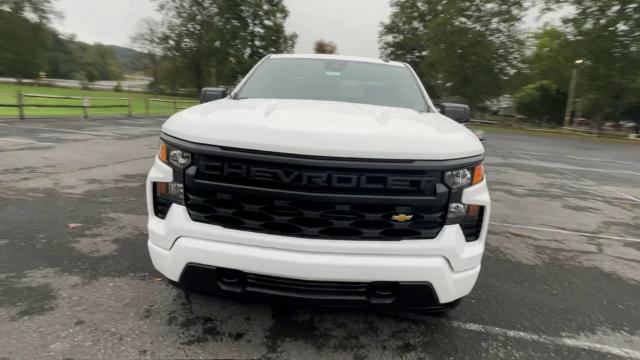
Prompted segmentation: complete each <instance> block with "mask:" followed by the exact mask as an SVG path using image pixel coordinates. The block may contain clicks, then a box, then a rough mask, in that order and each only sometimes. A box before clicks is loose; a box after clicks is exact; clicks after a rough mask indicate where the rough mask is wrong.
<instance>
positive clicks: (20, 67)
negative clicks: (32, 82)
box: [0, 10, 51, 79]
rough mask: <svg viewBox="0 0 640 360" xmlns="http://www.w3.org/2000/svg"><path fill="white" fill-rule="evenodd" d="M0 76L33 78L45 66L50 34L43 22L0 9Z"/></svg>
mask: <svg viewBox="0 0 640 360" xmlns="http://www.w3.org/2000/svg"><path fill="white" fill-rule="evenodd" d="M0 24H2V26H0V49H2V50H1V51H0V75H2V76H10V77H15V78H17V79H21V78H35V77H36V76H37V75H38V72H40V71H44V70H45V69H46V67H47V53H48V51H49V48H50V42H51V32H50V31H49V29H48V28H47V27H46V26H45V25H44V24H42V23H38V22H32V21H29V20H28V19H27V18H25V17H23V16H20V15H16V14H15V13H13V12H7V11H3V10H0Z"/></svg>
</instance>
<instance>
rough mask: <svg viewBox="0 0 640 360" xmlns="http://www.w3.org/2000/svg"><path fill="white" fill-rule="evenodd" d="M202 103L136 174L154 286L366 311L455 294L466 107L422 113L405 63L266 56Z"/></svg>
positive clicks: (465, 207)
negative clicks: (146, 169) (143, 174)
mask: <svg viewBox="0 0 640 360" xmlns="http://www.w3.org/2000/svg"><path fill="white" fill-rule="evenodd" d="M203 98H204V99H205V100H216V99H217V98H220V99H217V100H216V101H208V102H205V103H203V104H201V105H198V106H194V107H192V108H189V109H187V110H184V111H181V112H179V113H177V114H175V115H174V116H172V117H171V118H170V119H169V120H168V121H167V122H166V123H165V124H164V125H163V126H162V136H161V145H160V151H159V153H158V156H157V158H156V159H155V163H154V164H153V167H152V169H151V171H150V173H149V176H148V180H147V197H148V211H149V221H148V229H149V241H148V248H149V252H150V255H151V259H152V261H153V264H154V266H155V268H156V269H157V270H158V271H159V272H161V273H162V274H163V275H164V276H165V277H167V278H168V279H169V280H170V281H172V282H175V283H177V284H179V285H180V286H182V287H185V288H187V289H190V290H193V291H199V292H204V293H211V294H223V295H230V296H238V297H242V298H248V299H259V300H267V301H277V302H282V301H284V302H289V301H295V302H303V303H307V304H317V305H328V306H353V307H359V308H372V309H388V308H393V309H406V310H426V311H447V310H450V309H452V308H453V307H454V306H455V305H457V304H458V302H459V300H460V299H461V298H462V297H464V296H465V295H467V294H469V292H470V291H471V289H472V288H473V286H474V284H475V282H476V279H477V278H478V274H479V272H480V263H481V258H482V254H483V251H484V247H485V237H486V234H487V225H488V223H489V213H490V199H489V192H488V190H487V184H486V180H485V176H484V168H483V165H482V162H483V157H484V148H483V146H482V144H481V143H480V141H479V140H478V138H477V137H476V136H475V135H474V134H473V133H472V132H471V131H469V130H467V129H466V128H465V127H464V126H463V125H461V124H459V122H465V121H468V118H469V109H468V107H466V106H464V105H462V106H461V105H456V104H441V105H440V108H439V109H440V112H437V111H436V108H435V107H434V105H433V104H432V102H431V100H430V99H429V97H428V95H427V93H426V91H425V89H424V88H423V86H422V84H421V83H420V81H419V79H418V77H417V76H416V74H415V73H414V71H413V70H412V69H411V67H410V66H409V65H407V64H404V63H399V62H392V61H383V60H377V59H368V58H359V57H348V56H336V55H271V56H267V57H266V58H264V59H263V60H262V61H260V62H259V63H258V64H257V65H256V66H255V67H254V68H253V69H252V70H251V72H250V73H249V74H248V75H247V76H246V77H245V78H244V80H243V81H242V82H241V83H240V84H239V85H238V86H237V87H236V88H235V89H234V90H233V91H232V92H231V93H230V94H228V96H227V94H226V93H225V92H224V91H217V92H216V91H210V92H207V91H205V92H204V93H203ZM443 114H444V115H443ZM445 115H447V116H445ZM452 118H454V119H456V120H458V121H454V120H452Z"/></svg>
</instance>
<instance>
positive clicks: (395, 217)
mask: <svg viewBox="0 0 640 360" xmlns="http://www.w3.org/2000/svg"><path fill="white" fill-rule="evenodd" d="M412 219H413V215H407V214H396V215H393V216H392V217H391V220H393V221H395V222H406V221H411V220H412Z"/></svg>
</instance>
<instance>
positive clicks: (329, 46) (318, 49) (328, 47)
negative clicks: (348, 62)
mask: <svg viewBox="0 0 640 360" xmlns="http://www.w3.org/2000/svg"><path fill="white" fill-rule="evenodd" d="M313 52H314V53H316V54H337V53H338V45H336V43H334V42H333V41H326V40H323V39H320V40H316V42H314V43H313Z"/></svg>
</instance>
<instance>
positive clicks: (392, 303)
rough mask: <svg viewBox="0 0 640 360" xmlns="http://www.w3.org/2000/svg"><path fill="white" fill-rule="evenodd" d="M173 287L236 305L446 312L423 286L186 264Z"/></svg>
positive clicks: (447, 307)
mask: <svg viewBox="0 0 640 360" xmlns="http://www.w3.org/2000/svg"><path fill="white" fill-rule="evenodd" d="M179 285H180V286H181V287H183V288H184V289H187V290H190V291H194V292H199V293H203V294H209V295H222V296H228V297H232V298H236V299H240V300H249V301H258V302H272V303H284V304H298V305H303V306H320V307H347V308H358V309H372V310H420V311H435V312H437V311H446V310H448V309H450V308H452V307H453V306H455V304H457V301H456V302H453V303H446V304H441V303H440V302H439V301H438V297H437V295H436V292H435V290H434V289H433V287H432V286H431V284H430V283H428V282H335V281H310V280H299V279H290V278H281V277H275V276H268V275H258V274H251V273H245V272H242V271H238V270H232V269H224V268H217V267H214V266H208V265H201V264H194V263H189V264H187V266H186V267H185V268H184V270H183V272H182V274H181V276H180V281H179Z"/></svg>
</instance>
